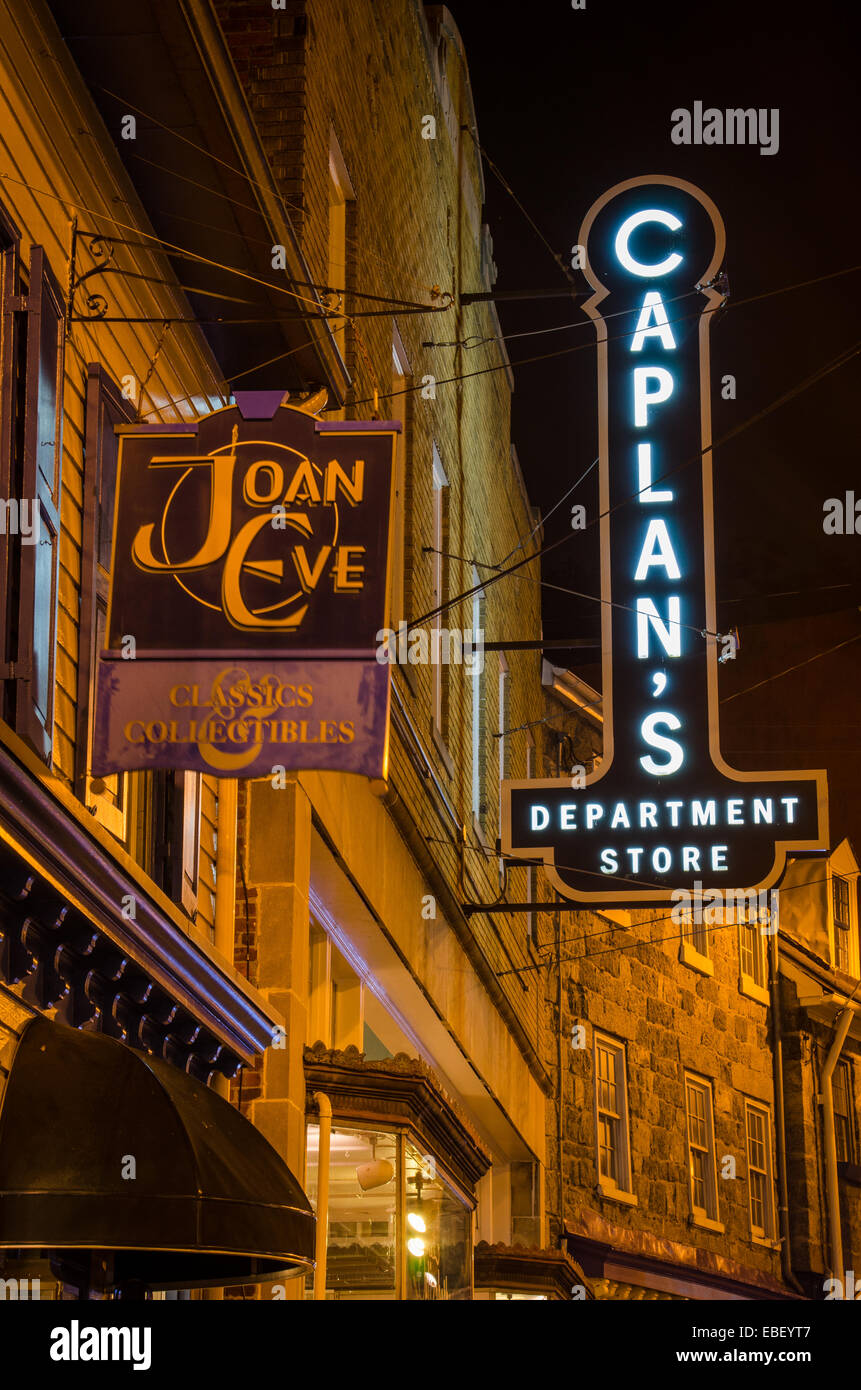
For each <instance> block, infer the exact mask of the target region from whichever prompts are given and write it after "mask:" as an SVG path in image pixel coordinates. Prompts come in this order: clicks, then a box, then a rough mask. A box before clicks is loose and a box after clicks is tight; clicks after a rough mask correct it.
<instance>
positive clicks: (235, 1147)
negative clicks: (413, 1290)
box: [0, 1016, 315, 1289]
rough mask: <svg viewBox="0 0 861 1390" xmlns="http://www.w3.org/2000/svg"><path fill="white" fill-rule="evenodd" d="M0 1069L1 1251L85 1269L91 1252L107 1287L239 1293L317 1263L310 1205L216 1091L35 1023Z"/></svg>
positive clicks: (114, 1047) (117, 1046)
mask: <svg viewBox="0 0 861 1390" xmlns="http://www.w3.org/2000/svg"><path fill="white" fill-rule="evenodd" d="M3 1060H4V1063H5V1066H6V1068H7V1069H8V1075H7V1077H6V1079H5V1085H4V1084H3V1077H2V1075H0V1249H2V1248H5V1249H16V1248H17V1249H30V1250H41V1251H44V1252H46V1253H47V1254H48V1255H49V1256H50V1257H51V1258H53V1259H55V1260H58V1261H59V1262H60V1265H61V1266H65V1267H66V1268H68V1269H72V1270H75V1269H76V1268H78V1269H81V1268H82V1269H84V1270H85V1271H86V1270H89V1269H90V1268H91V1264H92V1263H93V1252H97V1253H98V1254H99V1255H104V1256H105V1257H106V1258H105V1261H104V1265H103V1266H101V1267H103V1269H104V1270H105V1275H104V1283H105V1286H106V1287H117V1286H120V1287H121V1286H123V1285H136V1286H141V1285H142V1286H144V1287H146V1288H151V1289H169V1288H183V1287H204V1286H207V1285H210V1286H218V1285H226V1284H241V1283H249V1282H253V1281H255V1280H262V1279H278V1278H289V1277H291V1276H293V1275H298V1274H303V1273H305V1272H307V1271H308V1270H309V1269H311V1268H312V1267H313V1259H314V1226H315V1222H314V1215H313V1212H312V1210H311V1207H310V1204H309V1202H308V1199H307V1197H306V1196H305V1194H304V1192H303V1191H302V1189H301V1187H300V1185H299V1183H298V1182H297V1181H296V1179H295V1178H294V1176H293V1174H292V1173H291V1172H290V1170H289V1168H288V1167H287V1166H286V1164H285V1163H284V1162H283V1161H282V1159H281V1158H280V1157H279V1155H278V1154H277V1153H276V1152H275V1150H274V1149H273V1148H272V1146H271V1145H270V1144H269V1143H268V1142H267V1140H266V1139H264V1137H263V1135H262V1134H261V1133H260V1132H259V1131H258V1130H257V1129H255V1128H254V1126H253V1125H252V1124H250V1123H249V1121H248V1120H246V1119H244V1118H243V1117H242V1116H241V1115H240V1114H239V1113H238V1111H236V1110H235V1109H234V1108H233V1106H231V1105H229V1104H228V1102H227V1101H226V1100H224V1099H223V1098H222V1097H221V1096H219V1095H217V1094H216V1093H215V1092H213V1091H211V1090H209V1089H207V1087H205V1086H204V1085H202V1084H201V1083H200V1082H198V1081H195V1080H193V1078H192V1077H190V1076H187V1075H186V1074H185V1073H184V1072H182V1071H179V1070H178V1069H177V1068H175V1067H172V1066H170V1065H168V1064H167V1063H166V1062H162V1061H159V1060H157V1059H156V1058H154V1057H150V1056H147V1055H146V1054H145V1053H143V1052H138V1051H135V1050H133V1049H132V1048H130V1047H126V1046H125V1045H124V1044H123V1043H120V1042H118V1041H116V1040H115V1039H113V1038H109V1037H105V1036H103V1035H101V1034H96V1033H85V1032H81V1031H79V1030H77V1029H74V1028H65V1027H62V1026H61V1025H60V1024H56V1023H52V1022H50V1021H49V1020H48V1019H46V1018H44V1017H42V1016H39V1017H36V1018H33V1019H32V1020H31V1021H30V1022H29V1023H27V1024H26V1025H25V1027H24V1030H23V1032H22V1034H21V1036H20V1039H19V1041H18V1042H17V1044H16V1046H15V1050H14V1052H13V1054H12V1060H11V1066H10V1064H9V1060H8V1056H7V1057H4V1059H3ZM96 1263H97V1264H99V1265H100V1264H101V1262H100V1261H96ZM71 1282H77V1281H76V1280H75V1279H71Z"/></svg>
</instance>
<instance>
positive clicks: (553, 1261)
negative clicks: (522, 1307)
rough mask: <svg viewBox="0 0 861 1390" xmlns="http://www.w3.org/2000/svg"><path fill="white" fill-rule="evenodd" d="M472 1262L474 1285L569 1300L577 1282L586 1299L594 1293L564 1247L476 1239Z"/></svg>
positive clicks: (479, 1287)
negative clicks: (497, 1242)
mask: <svg viewBox="0 0 861 1390" xmlns="http://www.w3.org/2000/svg"><path fill="white" fill-rule="evenodd" d="M474 1263H475V1287H476V1288H477V1289H511V1290H514V1289H523V1290H529V1291H530V1292H532V1293H544V1294H546V1295H547V1297H548V1298H551V1299H555V1300H557V1301H558V1300H560V1299H565V1300H568V1301H570V1299H571V1297H572V1291H573V1289H574V1288H575V1287H576V1286H578V1285H579V1286H580V1287H581V1288H582V1289H584V1290H585V1293H586V1297H587V1299H588V1298H594V1297H595V1295H594V1292H593V1290H592V1288H591V1285H590V1281H589V1280H588V1279H587V1278H586V1276H585V1274H584V1273H583V1270H582V1269H581V1268H580V1266H579V1265H578V1264H577V1263H576V1261H575V1260H572V1258H571V1256H570V1255H568V1254H566V1252H565V1251H564V1250H542V1249H540V1248H539V1247H538V1246H523V1245H501V1244H496V1245H490V1244H488V1242H487V1241H486V1240H480V1241H479V1242H478V1244H477V1245H476V1247H475V1253H474Z"/></svg>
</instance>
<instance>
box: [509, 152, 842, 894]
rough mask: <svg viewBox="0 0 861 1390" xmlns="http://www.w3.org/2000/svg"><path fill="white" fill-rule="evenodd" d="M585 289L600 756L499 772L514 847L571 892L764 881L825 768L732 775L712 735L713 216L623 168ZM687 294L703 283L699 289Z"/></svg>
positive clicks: (812, 845) (718, 247)
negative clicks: (583, 764) (591, 393)
mask: <svg viewBox="0 0 861 1390" xmlns="http://www.w3.org/2000/svg"><path fill="white" fill-rule="evenodd" d="M578 240H579V243H580V244H581V245H583V246H584V247H585V249H586V265H587V269H586V271H585V273H586V275H587V278H588V279H589V282H590V284H591V285H592V287H593V288H594V291H595V293H594V294H593V295H592V297H591V299H590V300H589V301H588V302H587V303H586V305H585V308H586V311H587V313H589V314H590V316H591V317H592V318H593V320H594V321H595V328H596V333H597V339H598V342H597V353H598V409H599V445H600V513H601V519H600V527H601V532H600V535H601V599H602V608H601V611H602V649H603V656H602V660H603V716H604V719H603V722H604V731H605V746H604V756H603V761H602V762H601V764H600V767H599V768H598V769H597V770H595V771H593V773H592V774H591V775H589V776H587V777H582V778H578V777H576V776H575V777H573V778H571V777H569V778H563V779H553V780H549V781H541V780H536V781H522V782H521V781H508V782H504V783H503V845H504V849H505V852H506V853H510V854H514V855H519V856H524V857H526V856H528V857H530V858H535V859H542V860H543V861H544V864H545V866H546V870H547V873H548V877H549V879H550V881H551V883H552V884H553V886H554V887H555V888H556V889H557V890H558V892H560V893H561V894H563V895H564V896H565V897H566V898H569V899H572V900H573V901H576V902H581V903H593V904H598V903H605V904H606V903H617V904H619V905H636V904H637V903H643V902H669V901H670V900H671V895H672V892H673V890H674V889H678V888H685V889H687V890H688V891H689V892H692V893H693V892H696V891H700V892H702V891H703V889H704V888H707V889H715V888H717V889H721V890H724V891H726V889H728V888H732V889H735V890H741V889H744V890H746V891H752V890H754V889H757V890H759V889H764V888H768V887H770V886H771V885H772V884H774V883H776V882H777V880H778V879H779V877H780V875H781V873H782V872H783V868H784V863H785V859H786V855H787V853H789V852H794V853H797V852H813V851H817V850H820V851H821V850H824V849H825V848H826V847H827V833H828V828H827V792H826V776H825V772H824V771H804V772H788V771H779V772H762V773H757V772H738V771H735V770H734V769H732V768H730V767H728V766H727V764H726V763H725V762H724V760H723V758H722V756H721V752H720V739H719V728H718V692H717V662H718V657H719V656H724V655H728V654H729V652H730V651H731V650H732V639H731V638H729V637H720V636H719V635H718V634H717V629H716V626H715V577H714V534H713V532H714V525H713V497H712V455H711V417H710V379H709V327H710V323H711V319H712V317H713V316H714V313H715V311H716V310H717V309H718V308H719V307H720V306H721V304H722V303H723V302H724V296H723V293H722V291H721V288H720V285H719V283H718V282H719V278H720V277H719V271H720V267H721V264H722V260H723V255H724V244H725V242H724V228H723V222H722V220H721V217H720V214H719V212H718V210H717V208H716V207H715V205H714V204H713V203H712V202H711V200H710V199H709V198H707V197H706V196H705V194H704V193H702V192H701V191H700V190H699V189H698V188H696V187H694V186H693V185H692V184H689V183H685V182H683V181H682V180H680V179H673V178H670V177H647V178H638V179H631V180H629V181H628V182H626V183H621V184H617V185H616V187H614V188H611V189H610V190H609V191H608V192H607V193H605V194H604V195H603V197H601V198H599V199H598V201H597V202H596V203H595V204H594V206H593V207H592V208H591V210H590V211H589V213H588V215H587V217H586V220H585V222H584V224H583V227H582V229H581V231H580V236H579V238H578ZM695 292H696V293H695Z"/></svg>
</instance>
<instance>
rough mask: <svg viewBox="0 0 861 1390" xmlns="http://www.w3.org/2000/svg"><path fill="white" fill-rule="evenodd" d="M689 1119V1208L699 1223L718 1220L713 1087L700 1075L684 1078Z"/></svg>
mask: <svg viewBox="0 0 861 1390" xmlns="http://www.w3.org/2000/svg"><path fill="white" fill-rule="evenodd" d="M685 1104H686V1108H687V1118H688V1171H689V1176H690V1193H691V1211H692V1213H693V1218H694V1221H695V1222H697V1223H698V1224H700V1225H704V1224H706V1223H715V1224H716V1223H717V1218H718V1201H717V1172H716V1169H715V1136H714V1114H713V1107H712V1088H711V1083H710V1082H709V1081H704V1080H703V1079H702V1078H700V1077H696V1076H686V1077H685Z"/></svg>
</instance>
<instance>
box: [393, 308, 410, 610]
mask: <svg viewBox="0 0 861 1390" xmlns="http://www.w3.org/2000/svg"><path fill="white" fill-rule="evenodd" d="M410 379H411V377H410V367H409V362H408V360H407V355H406V352H405V350H404V345H403V342H402V341H401V335H400V333H399V332H398V330H397V325H395V327H394V330H393V338H392V399H391V401H390V402H389V410H388V414H389V415H390V416H391V418H392V419H393V420H400V422H401V432H400V434H399V435H397V437H396V440H395V503H394V515H393V517H392V577H391V587H390V590H389V619H388V621H389V626H390V627H393V628H396V627H397V625H398V623H399V622H400V621H401V619H402V618H406V616H407V613H408V612H409V599H410V597H411V594H410V589H411V584H410V577H411V576H410V573H409V571H410V568H411V566H410V554H411V547H410V545H409V544H408V537H407V524H408V523H407V505H408V492H409V488H408V478H407V468H408V445H407V430H408V420H407V414H408V410H409V401H410V397H409V394H408V387H409V383H410Z"/></svg>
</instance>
